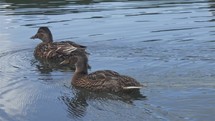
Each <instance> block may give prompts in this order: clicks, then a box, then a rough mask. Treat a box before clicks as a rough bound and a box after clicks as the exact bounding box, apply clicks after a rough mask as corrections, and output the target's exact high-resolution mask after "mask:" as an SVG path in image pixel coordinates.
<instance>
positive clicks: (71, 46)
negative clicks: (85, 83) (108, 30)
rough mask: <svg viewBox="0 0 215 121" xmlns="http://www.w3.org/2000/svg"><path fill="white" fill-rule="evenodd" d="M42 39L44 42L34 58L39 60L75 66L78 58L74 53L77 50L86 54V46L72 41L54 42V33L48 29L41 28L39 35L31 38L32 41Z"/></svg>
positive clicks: (39, 45) (38, 46)
mask: <svg viewBox="0 0 215 121" xmlns="http://www.w3.org/2000/svg"><path fill="white" fill-rule="evenodd" d="M36 38H38V39H40V40H42V42H41V43H40V44H38V45H37V46H36V48H35V51H34V56H35V57H36V58H37V59H39V60H46V61H47V60H48V61H50V62H55V63H57V64H58V65H64V66H73V67H74V64H75V62H76V58H74V57H73V54H70V53H71V52H72V51H74V50H76V49H77V48H80V49H83V50H84V51H83V52H84V53H85V54H86V51H85V49H86V46H83V45H79V44H76V43H75V42H71V41H61V42H53V37H52V33H51V31H50V30H49V28H48V27H40V28H39V29H38V31H37V33H36V34H35V35H34V36H32V37H31V39H36Z"/></svg>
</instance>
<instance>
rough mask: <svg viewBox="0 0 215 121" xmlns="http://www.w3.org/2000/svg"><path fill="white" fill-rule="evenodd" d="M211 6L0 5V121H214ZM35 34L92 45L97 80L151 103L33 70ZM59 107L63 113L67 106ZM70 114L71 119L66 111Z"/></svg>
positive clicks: (137, 0) (44, 66)
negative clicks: (108, 80) (121, 84)
mask: <svg viewBox="0 0 215 121" xmlns="http://www.w3.org/2000/svg"><path fill="white" fill-rule="evenodd" d="M214 5H215V1H214V0H189V1H188V0H65V1H62V0H61V1H60V0H43V1H42V0H0V19H1V23H0V76H1V84H0V120H3V121H29V120H30V121H39V120H51V121H61V120H62V121H71V120H76V119H77V120H78V119H80V120H86V121H88V120H102V121H110V120H141V121H142V120H146V121H166V120H170V121H177V120H179V121H181V120H182V121H184V120H195V121H203V120H208V121H209V120H214V112H215V108H213V106H214V105H215V104H214V100H215V99H214V97H215V95H214V94H215V90H214V87H215V83H214V77H215V68H214V65H215V64H214V62H215V54H214V52H215V39H214V36H215V28H214V27H215V22H214V20H215V14H214V10H215V9H214ZM39 26H48V27H50V28H51V29H52V30H53V33H54V40H55V41H63V40H72V41H74V42H77V43H80V44H83V45H86V46H87V47H88V49H87V51H88V52H89V53H90V54H91V55H90V57H89V61H90V65H91V67H92V71H96V70H101V69H111V70H115V71H117V72H119V73H122V74H126V75H129V76H132V77H134V78H135V79H137V80H138V81H140V82H142V83H147V85H148V87H146V88H144V89H142V90H141V94H144V95H146V96H147V99H146V100H145V99H139V98H133V97H127V96H115V95H110V94H97V93H96V94H95V93H90V92H85V91H82V90H75V91H73V90H71V88H66V87H65V85H67V86H70V81H71V78H72V77H71V76H72V74H73V72H72V71H71V70H67V69H56V68H55V67H53V66H52V65H51V64H50V63H46V62H44V63H42V62H39V61H36V60H35V58H34V57H33V51H34V48H35V46H36V45H37V44H38V43H39V41H37V40H36V41H32V40H30V39H29V37H30V36H32V35H33V34H35V31H36V30H37V29H38V27H39ZM62 102H63V103H62ZM65 109H66V110H65Z"/></svg>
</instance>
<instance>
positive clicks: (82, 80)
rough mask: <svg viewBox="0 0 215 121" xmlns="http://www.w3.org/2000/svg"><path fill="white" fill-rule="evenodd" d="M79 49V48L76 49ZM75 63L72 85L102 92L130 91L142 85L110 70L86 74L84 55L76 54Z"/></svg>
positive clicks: (136, 89) (86, 59)
mask: <svg viewBox="0 0 215 121" xmlns="http://www.w3.org/2000/svg"><path fill="white" fill-rule="evenodd" d="M76 51H79V50H76ZM75 57H77V62H76V64H75V67H76V70H75V73H74V75H73V78H72V82H71V83H72V85H73V86H75V87H78V88H85V89H88V90H91V91H104V92H115V93H117V92H131V91H134V90H135V91H139V89H140V88H142V87H143V85H141V84H140V83H139V82H137V81H136V80H135V79H133V78H131V77H129V76H125V75H120V74H119V73H117V72H115V71H112V70H100V71H95V72H93V73H90V74H88V70H87V65H88V58H87V56H86V55H82V54H78V55H77V56H75Z"/></svg>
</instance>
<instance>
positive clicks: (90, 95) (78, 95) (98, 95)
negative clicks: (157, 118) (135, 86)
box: [59, 87, 146, 118]
mask: <svg viewBox="0 0 215 121" xmlns="http://www.w3.org/2000/svg"><path fill="white" fill-rule="evenodd" d="M73 88H74V87H73ZM74 93H75V94H74V97H70V96H68V95H64V96H61V97H60V98H59V99H60V100H61V101H63V102H64V103H65V104H66V106H67V111H68V113H69V115H70V117H71V118H81V117H83V116H84V115H85V114H86V113H87V112H86V111H87V106H88V105H89V104H88V102H89V101H96V102H98V103H107V102H108V101H122V102H124V103H127V104H130V105H132V104H133V101H135V100H146V96H143V95H142V94H140V92H133V93H131V94H117V95H116V94H110V93H102V92H89V91H87V90H84V89H74ZM101 108H102V107H101ZM101 110H106V109H101Z"/></svg>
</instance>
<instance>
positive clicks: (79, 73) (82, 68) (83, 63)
mask: <svg viewBox="0 0 215 121" xmlns="http://www.w3.org/2000/svg"><path fill="white" fill-rule="evenodd" d="M75 66H76V69H75V73H74V75H73V78H72V83H74V82H76V81H78V80H79V78H81V77H83V76H85V75H87V74H88V70H87V69H88V59H87V56H80V57H78V59H77V63H76V65H75Z"/></svg>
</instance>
